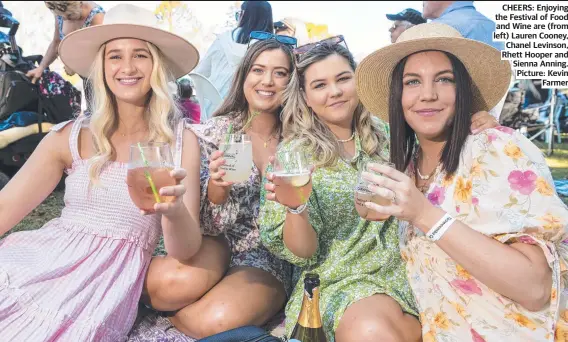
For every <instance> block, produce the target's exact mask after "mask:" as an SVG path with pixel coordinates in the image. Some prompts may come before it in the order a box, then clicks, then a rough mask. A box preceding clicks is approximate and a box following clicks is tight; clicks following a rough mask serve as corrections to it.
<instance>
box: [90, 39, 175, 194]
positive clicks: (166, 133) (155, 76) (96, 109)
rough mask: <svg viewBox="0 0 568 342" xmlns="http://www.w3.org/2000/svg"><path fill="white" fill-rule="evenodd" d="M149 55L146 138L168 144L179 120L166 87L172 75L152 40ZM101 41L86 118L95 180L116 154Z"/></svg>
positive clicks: (115, 116) (113, 117) (115, 119)
mask: <svg viewBox="0 0 568 342" xmlns="http://www.w3.org/2000/svg"><path fill="white" fill-rule="evenodd" d="M146 44H147V45H148V49H149V50H150V54H151V55H152V60H153V66H152V74H151V75H150V86H151V89H150V95H149V97H148V100H147V104H146V111H145V113H144V120H146V121H147V122H148V128H149V139H148V140H149V141H153V142H158V141H159V142H165V143H168V144H171V143H173V142H174V140H175V134H174V126H175V124H176V123H178V122H180V120H181V119H182V117H183V116H182V114H181V111H180V109H179V108H178V106H177V104H176V101H175V98H174V95H173V94H172V93H170V92H169V90H168V82H172V81H173V80H175V77H174V76H173V75H172V74H171V72H170V71H169V70H168V69H167V68H166V65H165V63H164V62H163V61H164V57H163V55H162V53H161V52H160V50H159V49H158V48H156V47H155V46H154V45H153V44H151V43H146ZM105 47H106V44H103V45H102V46H101V47H100V49H99V51H98V53H97V56H96V58H95V62H94V63H93V67H92V69H91V74H90V76H89V80H90V81H91V82H92V89H93V93H94V98H93V102H94V104H93V105H92V108H93V113H92V115H91V116H90V120H89V129H90V131H91V134H92V137H93V144H94V149H95V154H94V156H93V157H91V158H90V159H89V178H90V180H91V182H92V183H97V182H98V180H99V175H100V173H101V171H102V170H103V168H104V166H105V164H106V163H107V162H108V161H110V160H111V158H112V156H113V155H114V154H115V152H116V151H115V148H114V146H112V144H111V142H110V137H111V136H112V134H113V133H114V132H115V131H116V130H117V128H118V121H119V120H118V113H117V108H116V98H115V96H114V94H113V93H112V92H111V91H110V89H109V87H108V86H107V84H106V81H105V76H104V53H105Z"/></svg>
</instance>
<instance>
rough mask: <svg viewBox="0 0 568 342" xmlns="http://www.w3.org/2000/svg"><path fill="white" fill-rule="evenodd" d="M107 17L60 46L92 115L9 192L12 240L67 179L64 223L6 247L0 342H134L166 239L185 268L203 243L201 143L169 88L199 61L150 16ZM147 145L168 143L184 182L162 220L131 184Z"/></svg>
mask: <svg viewBox="0 0 568 342" xmlns="http://www.w3.org/2000/svg"><path fill="white" fill-rule="evenodd" d="M104 20H105V22H104V23H103V25H98V26H94V27H89V28H85V29H82V30H79V31H76V32H73V33H71V34H69V35H68V36H67V37H66V38H65V39H64V40H63V41H62V42H61V45H60V48H59V54H60V56H61V58H62V60H63V62H64V63H65V64H66V65H67V66H69V67H70V68H71V69H73V70H74V71H76V72H77V73H78V74H79V75H81V76H83V77H87V76H88V77H89V78H90V80H91V81H92V82H93V85H94V88H93V89H94V92H95V93H94V95H95V96H94V100H95V103H94V106H93V108H95V110H94V111H93V113H92V115H90V116H87V117H85V116H83V117H80V118H79V119H77V120H75V121H73V122H65V123H62V124H60V125H58V126H56V127H55V129H54V131H53V132H51V133H50V134H49V135H48V136H46V138H45V139H43V141H42V142H41V144H40V145H39V146H38V148H37V150H36V151H35V152H34V154H33V155H32V156H31V158H30V159H29V160H28V162H27V163H26V164H25V165H24V167H23V168H22V169H21V170H20V172H19V173H18V174H17V175H16V176H15V177H14V178H13V179H12V181H11V182H10V183H8V185H7V186H6V187H5V188H4V189H3V190H2V192H0V218H1V219H0V236H1V235H4V234H5V233H6V232H7V231H8V230H10V229H11V228H12V227H14V226H15V225H16V224H17V223H18V222H20V221H21V220H22V219H23V218H24V217H25V216H26V215H27V214H28V213H29V212H30V211H31V210H32V209H34V208H35V207H36V206H37V205H38V204H40V203H41V202H42V201H43V200H44V199H45V198H46V197H47V196H48V195H49V194H50V193H51V191H53V189H54V188H55V186H56V185H57V183H58V182H59V180H60V179H61V176H62V174H63V172H66V173H67V174H68V177H67V179H66V192H65V208H64V209H63V212H62V214H61V217H59V218H56V219H54V220H52V221H50V222H48V223H46V224H45V226H44V227H43V228H42V229H39V230H35V231H26V232H18V233H14V234H11V235H9V236H7V237H6V238H4V239H3V240H1V241H0V341H26V342H36V341H37V342H39V341H73V342H75V341H81V342H83V341H97V342H101V341H112V342H115V341H124V340H126V338H127V334H128V332H129V330H130V329H131V326H132V324H133V323H134V320H135V318H136V312H137V306H138V300H139V298H140V294H141V292H142V288H143V285H144V284H143V283H144V276H145V274H146V270H147V268H148V265H149V264H150V260H151V256H152V251H153V250H154V248H155V246H156V243H157V241H158V239H159V237H160V234H162V233H163V235H164V241H165V247H166V249H167V251H168V254H169V255H170V256H172V257H174V258H176V259H178V260H187V259H190V258H191V257H192V256H194V255H195V254H196V253H197V251H198V250H199V249H200V246H201V233H200V227H199V190H195V189H199V162H200V160H199V146H198V144H197V138H196V137H195V135H193V133H191V132H190V131H189V130H185V129H184V128H185V127H184V125H183V121H182V120H181V118H182V116H181V113H179V111H178V110H177V109H176V108H177V107H176V105H175V100H174V98H173V97H172V96H171V95H170V93H169V92H168V91H167V89H168V87H167V85H168V82H171V81H174V80H175V78H177V77H180V76H182V75H185V74H187V73H188V72H189V71H191V70H192V69H193V67H194V66H195V65H196V63H197V60H198V58H199V57H198V52H197V50H196V49H195V48H194V47H193V46H192V45H191V44H190V43H188V42H187V41H186V40H184V39H183V38H181V37H178V36H176V35H173V34H171V33H169V32H166V31H162V30H159V29H157V28H155V17H154V15H153V13H152V12H150V11H146V10H143V9H140V8H138V7H135V6H132V5H118V6H116V7H114V8H113V9H112V10H110V11H109V12H108V13H107V15H106V16H105V19H104ZM123 37H128V38H123ZM177 123H182V124H179V125H178V124H177ZM140 141H155V142H158V141H159V142H167V143H168V144H170V146H172V154H173V155H174V164H175V168H174V171H172V172H171V173H170V176H171V177H173V178H174V179H175V180H176V181H177V185H174V186H168V187H163V188H161V189H160V190H159V191H160V194H161V195H166V196H173V197H174V201H172V202H169V203H160V204H155V205H154V212H153V213H149V212H141V210H140V209H138V208H137V207H136V206H135V205H134V203H133V202H132V200H131V199H130V196H129V192H128V186H127V185H126V175H127V169H128V164H127V163H128V160H129V151H130V145H132V144H136V143H137V142H140ZM182 151H183V153H182ZM186 189H192V190H193V191H187V192H186Z"/></svg>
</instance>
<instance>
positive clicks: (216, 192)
mask: <svg viewBox="0 0 568 342" xmlns="http://www.w3.org/2000/svg"><path fill="white" fill-rule="evenodd" d="M230 192H231V187H220V186H217V185H214V184H213V183H212V182H211V180H209V183H208V185H207V198H208V199H209V201H210V202H211V203H213V204H217V205H221V204H224V203H225V202H227V199H228V198H229V193H230Z"/></svg>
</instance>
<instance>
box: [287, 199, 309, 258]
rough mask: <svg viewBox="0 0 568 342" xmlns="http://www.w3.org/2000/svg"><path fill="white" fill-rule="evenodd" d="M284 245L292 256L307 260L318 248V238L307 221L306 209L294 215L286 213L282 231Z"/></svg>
mask: <svg viewBox="0 0 568 342" xmlns="http://www.w3.org/2000/svg"><path fill="white" fill-rule="evenodd" d="M282 235H283V239H284V245H285V246H286V248H288V249H289V250H290V252H292V253H294V255H296V256H298V257H300V258H304V259H309V258H311V257H312V256H313V255H314V254H315V252H316V251H317V248H318V236H317V234H316V231H315V230H314V228H313V227H312V225H311V224H310V222H309V219H308V209H306V210H304V211H303V212H302V213H301V214H299V215H296V214H292V213H289V212H287V214H286V221H285V222H284V229H283V234H282Z"/></svg>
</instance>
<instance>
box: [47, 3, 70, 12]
mask: <svg viewBox="0 0 568 342" xmlns="http://www.w3.org/2000/svg"><path fill="white" fill-rule="evenodd" d="M45 5H46V6H47V8H48V9H49V10H51V11H55V10H57V11H59V12H62V13H65V12H66V11H67V7H69V4H67V3H63V4H57V5H56V4H52V3H46V4H45Z"/></svg>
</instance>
